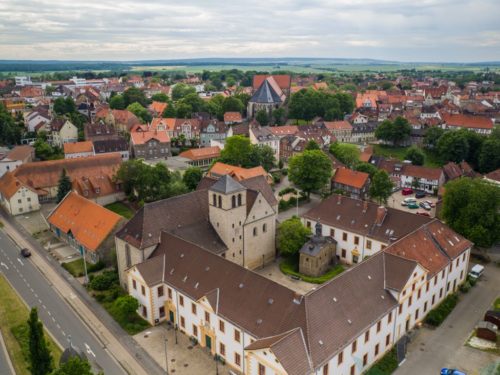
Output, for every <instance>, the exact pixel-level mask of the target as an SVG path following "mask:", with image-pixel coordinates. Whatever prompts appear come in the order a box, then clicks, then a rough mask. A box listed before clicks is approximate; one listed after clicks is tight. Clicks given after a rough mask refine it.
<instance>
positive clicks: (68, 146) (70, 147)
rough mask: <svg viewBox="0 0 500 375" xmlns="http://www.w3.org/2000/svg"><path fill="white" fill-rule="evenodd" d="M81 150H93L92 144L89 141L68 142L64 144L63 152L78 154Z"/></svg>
mask: <svg viewBox="0 0 500 375" xmlns="http://www.w3.org/2000/svg"><path fill="white" fill-rule="evenodd" d="M81 152H94V144H93V143H92V142H91V141H83V142H70V143H65V144H64V154H65V155H67V154H79V153H81Z"/></svg>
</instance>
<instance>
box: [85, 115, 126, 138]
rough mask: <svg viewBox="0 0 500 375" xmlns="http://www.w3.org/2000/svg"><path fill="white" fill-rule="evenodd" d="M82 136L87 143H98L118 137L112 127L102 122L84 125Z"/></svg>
mask: <svg viewBox="0 0 500 375" xmlns="http://www.w3.org/2000/svg"><path fill="white" fill-rule="evenodd" d="M84 134H85V139H86V140H87V141H98V140H99V141H100V140H107V139H114V138H117V137H118V135H117V134H116V129H115V128H114V126H113V125H110V124H107V123H105V122H104V121H102V120H101V121H98V122H95V123H88V124H85V127H84Z"/></svg>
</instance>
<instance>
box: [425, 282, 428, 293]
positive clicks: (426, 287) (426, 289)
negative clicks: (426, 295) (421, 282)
mask: <svg viewBox="0 0 500 375" xmlns="http://www.w3.org/2000/svg"><path fill="white" fill-rule="evenodd" d="M425 291H426V292H428V291H429V282H428V281H427V283H426V285H425Z"/></svg>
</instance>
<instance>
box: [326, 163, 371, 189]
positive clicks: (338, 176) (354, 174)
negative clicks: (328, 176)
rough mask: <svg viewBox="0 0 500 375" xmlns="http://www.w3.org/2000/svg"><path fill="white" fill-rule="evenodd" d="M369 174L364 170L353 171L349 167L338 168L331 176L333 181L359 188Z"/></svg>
mask: <svg viewBox="0 0 500 375" xmlns="http://www.w3.org/2000/svg"><path fill="white" fill-rule="evenodd" d="M369 177H370V175H369V174H368V173H365V172H358V171H353V170H352V169H349V168H339V169H337V171H336V172H335V175H334V176H333V179H332V180H333V182H336V183H338V184H342V185H348V186H353V187H355V188H357V189H361V188H362V187H363V186H364V185H365V184H366V181H367V180H368V178H369Z"/></svg>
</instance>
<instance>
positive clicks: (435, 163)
mask: <svg viewBox="0 0 500 375" xmlns="http://www.w3.org/2000/svg"><path fill="white" fill-rule="evenodd" d="M408 148H409V147H392V146H386V145H373V153H374V154H375V155H378V156H385V157H387V158H389V157H391V158H394V159H398V160H401V161H402V160H404V159H405V154H406V151H407V150H408ZM422 151H423V152H424V154H425V161H424V166H425V167H431V168H437V167H442V166H443V163H441V161H440V160H439V159H438V158H437V157H436V155H434V154H433V153H431V152H429V151H427V150H425V149H422Z"/></svg>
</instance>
